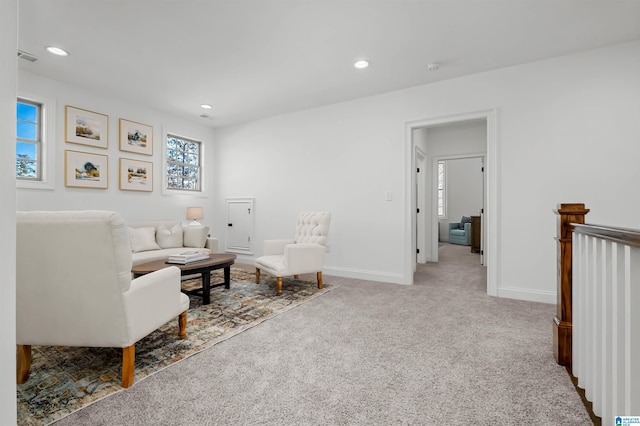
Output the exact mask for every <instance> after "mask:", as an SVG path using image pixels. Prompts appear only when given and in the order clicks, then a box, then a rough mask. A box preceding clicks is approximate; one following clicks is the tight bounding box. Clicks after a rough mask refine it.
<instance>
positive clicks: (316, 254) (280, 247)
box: [255, 212, 331, 295]
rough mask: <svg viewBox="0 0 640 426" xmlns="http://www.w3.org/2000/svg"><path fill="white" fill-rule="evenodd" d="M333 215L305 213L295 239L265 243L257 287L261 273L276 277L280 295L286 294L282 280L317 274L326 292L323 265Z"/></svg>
mask: <svg viewBox="0 0 640 426" xmlns="http://www.w3.org/2000/svg"><path fill="white" fill-rule="evenodd" d="M330 222H331V213H328V212H302V213H300V214H299V215H298V223H297V225H296V233H295V237H294V238H293V239H283V240H265V242H264V255H263V256H262V257H259V258H257V259H256V262H255V263H256V284H260V271H261V270H262V271H265V272H267V273H269V274H271V275H273V276H275V277H276V285H277V293H278V295H281V294H282V277H286V276H291V275H293V276H294V278H298V275H299V274H308V273H312V272H315V273H316V276H317V279H318V288H322V265H323V264H324V254H325V252H326V250H327V236H328V234H329V223H330Z"/></svg>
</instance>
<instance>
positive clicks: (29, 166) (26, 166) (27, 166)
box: [16, 98, 43, 181]
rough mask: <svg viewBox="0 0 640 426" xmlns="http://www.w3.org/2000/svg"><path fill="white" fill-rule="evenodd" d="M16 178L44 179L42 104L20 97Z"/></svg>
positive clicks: (17, 114)
mask: <svg viewBox="0 0 640 426" xmlns="http://www.w3.org/2000/svg"><path fill="white" fill-rule="evenodd" d="M16 119H17V123H16V179H20V180H31V181H41V180H42V134H43V132H42V104H40V103H37V102H33V101H28V100H26V99H20V98H18V102H17V104H16Z"/></svg>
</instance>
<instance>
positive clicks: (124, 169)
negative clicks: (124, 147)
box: [120, 158, 153, 192]
mask: <svg viewBox="0 0 640 426" xmlns="http://www.w3.org/2000/svg"><path fill="white" fill-rule="evenodd" d="M120 189H121V190H123V191H147V192H152V191H153V163H152V162H149V161H140V160H132V159H130V158H120Z"/></svg>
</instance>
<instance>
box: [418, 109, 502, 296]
mask: <svg viewBox="0 0 640 426" xmlns="http://www.w3.org/2000/svg"><path fill="white" fill-rule="evenodd" d="M407 127H408V129H407V130H408V135H410V138H409V139H408V142H409V143H408V146H407V149H408V154H409V155H410V164H411V169H410V170H411V175H410V176H408V179H409V182H410V183H409V185H410V186H409V187H410V188H412V191H411V194H410V195H411V200H410V204H409V206H408V208H409V210H408V213H409V214H410V217H409V218H408V219H409V221H410V224H411V228H410V229H411V248H412V249H411V250H412V251H411V253H413V254H412V255H411V258H410V262H411V264H410V265H409V266H410V267H411V270H412V271H413V272H415V271H416V270H417V267H418V264H419V263H422V262H437V261H438V244H439V240H440V238H439V235H440V236H442V233H443V232H445V231H444V230H443V229H441V226H444V225H441V224H440V221H441V220H442V221H446V222H455V221H460V219H461V217H455V218H454V217H453V216H452V215H455V216H458V215H460V216H463V215H464V216H467V214H459V213H456V212H455V211H453V210H452V211H451V212H450V213H449V215H441V217H438V199H437V196H438V189H437V187H436V185H437V178H438V173H437V172H438V164H437V163H438V160H441V159H446V160H448V161H453V160H463V159H477V161H479V162H481V161H482V160H483V161H484V164H483V165H481V166H480V170H478V173H482V167H483V166H484V171H485V173H484V176H482V177H481V178H480V179H481V184H482V185H481V188H482V189H481V190H480V192H481V194H480V196H479V197H480V199H481V201H480V202H479V203H478V204H479V205H478V206H477V207H471V209H472V210H470V211H469V215H473V216H477V215H482V216H483V220H482V225H481V226H482V228H481V229H482V236H483V238H482V239H483V247H482V249H483V250H484V261H485V265H486V266H487V268H486V269H485V268H483V270H485V271H486V276H485V278H486V282H487V294H489V295H496V294H497V284H496V281H495V270H496V258H495V243H496V236H495V229H496V225H495V212H496V210H497V209H496V205H497V203H496V183H495V182H496V169H497V167H496V164H495V162H496V154H495V153H496V144H497V142H496V133H495V127H496V116H495V111H493V110H488V111H479V112H476V113H469V114H461V115H457V116H450V117H443V118H436V119H427V120H421V121H416V122H412V123H408V125H407ZM417 165H421V170H419V171H418V167H416V166H417ZM420 188H423V190H421V189H420ZM421 195H422V199H421V198H420V196H421ZM419 207H422V209H420V210H418V208H419ZM483 210H484V211H483ZM418 212H419V213H424V214H423V215H421V216H419V213H418ZM447 226H448V225H447ZM447 232H448V231H447ZM442 239H445V240H446V238H442ZM467 249H468V250H470V247H468V248H467ZM417 254H421V256H417ZM412 275H413V274H412Z"/></svg>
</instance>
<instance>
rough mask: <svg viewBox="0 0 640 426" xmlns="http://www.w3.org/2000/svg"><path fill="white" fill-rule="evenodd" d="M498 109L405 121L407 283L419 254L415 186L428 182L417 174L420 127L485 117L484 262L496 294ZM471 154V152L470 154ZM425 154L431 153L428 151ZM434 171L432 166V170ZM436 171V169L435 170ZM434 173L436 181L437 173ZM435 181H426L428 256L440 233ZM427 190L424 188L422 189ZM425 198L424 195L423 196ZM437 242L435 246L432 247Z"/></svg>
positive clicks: (489, 286)
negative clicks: (428, 182) (428, 225)
mask: <svg viewBox="0 0 640 426" xmlns="http://www.w3.org/2000/svg"><path fill="white" fill-rule="evenodd" d="M496 115H497V114H496V110H483V111H477V112H472V113H466V114H458V115H452V116H447V117H439V118H431V119H424V120H419V121H413V122H409V123H407V124H406V128H405V130H406V140H405V163H406V170H408V171H410V172H409V173H407V174H406V188H407V189H409V188H410V189H411V190H410V191H407V197H406V200H407V201H406V205H405V231H406V232H405V235H406V236H407V238H406V243H405V257H404V258H405V262H406V264H405V267H404V270H405V277H406V280H405V281H406V283H407V284H413V273H414V272H415V270H416V266H417V260H418V257H417V256H416V253H417V249H418V245H419V242H418V234H417V228H418V218H417V215H416V212H417V209H418V203H419V202H420V201H419V197H418V196H417V195H416V190H415V188H417V186H418V183H419V181H421V180H422V181H424V182H426V179H427V178H426V177H424V176H422V177H418V173H415V171H416V170H417V164H419V163H420V161H421V160H420V158H418V157H419V156H418V155H416V149H415V148H416V146H418V144H417V143H416V142H417V138H418V137H419V136H418V135H419V132H420V131H421V129H428V128H430V127H436V126H443V125H452V124H456V123H464V122H469V121H474V120H476V121H477V120H482V121H484V122H485V123H486V130H485V131H486V147H485V149H484V150H483V151H484V152H482V153H477V154H478V155H479V156H481V155H484V156H485V159H486V160H485V165H484V188H485V194H484V203H483V204H484V215H483V219H484V220H483V228H484V233H483V239H484V241H483V245H484V264H485V265H486V266H487V294H488V295H490V296H497V280H496V277H497V274H496V271H497V261H498V258H499V256H498V252H497V204H498V203H497V199H498V197H497V184H496V182H497V171H498V170H497V165H496V162H497V155H496V151H497V132H496V120H497V117H496ZM467 155H468V154H467ZM426 156H427V157H428V156H429V152H426ZM432 171H433V170H432ZM433 173H435V171H433ZM433 173H432V175H431V179H429V180H431V181H432V182H433V178H434V176H435V175H434V174H433ZM432 186H433V185H431V184H429V185H426V189H427V191H426V192H427V193H429V197H428V202H427V212H428V214H429V216H430V219H429V220H427V221H426V223H428V224H431V226H430V228H431V229H430V230H427V232H424V233H423V235H426V238H427V239H428V240H429V241H428V243H426V246H427V247H430V249H429V250H428V251H431V253H430V254H429V253H428V256H429V255H430V256H429V257H431V258H433V256H434V254H435V256H437V247H438V241H437V235H438V220H437V217H438V215H437V200H435V196H436V194H435V191H432V190H431V187H432ZM423 193H424V192H423ZM423 198H424V197H423ZM434 246H435V249H434V248H433V247H434Z"/></svg>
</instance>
